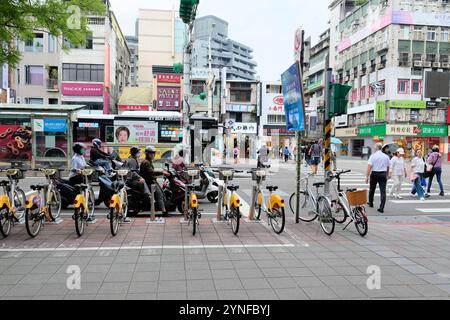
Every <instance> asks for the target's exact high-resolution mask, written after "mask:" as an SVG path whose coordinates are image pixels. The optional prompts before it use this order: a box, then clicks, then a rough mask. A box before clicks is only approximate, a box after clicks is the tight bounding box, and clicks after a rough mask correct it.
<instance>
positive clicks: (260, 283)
mask: <svg viewBox="0 0 450 320" xmlns="http://www.w3.org/2000/svg"><path fill="white" fill-rule="evenodd" d="M241 282H242V286H243V287H244V289H245V290H247V291H248V290H253V289H271V286H270V284H269V282H268V281H267V280H266V279H264V278H256V279H241Z"/></svg>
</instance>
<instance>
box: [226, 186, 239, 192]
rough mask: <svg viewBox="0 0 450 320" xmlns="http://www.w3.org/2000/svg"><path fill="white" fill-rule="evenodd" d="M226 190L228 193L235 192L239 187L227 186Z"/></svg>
mask: <svg viewBox="0 0 450 320" xmlns="http://www.w3.org/2000/svg"><path fill="white" fill-rule="evenodd" d="M227 189H228V190H230V191H237V190H239V186H228V187H227Z"/></svg>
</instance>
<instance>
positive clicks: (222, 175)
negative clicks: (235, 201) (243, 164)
mask: <svg viewBox="0 0 450 320" xmlns="http://www.w3.org/2000/svg"><path fill="white" fill-rule="evenodd" d="M233 179H234V170H233V169H230V168H220V169H219V180H221V181H225V180H227V181H231V180H233Z"/></svg>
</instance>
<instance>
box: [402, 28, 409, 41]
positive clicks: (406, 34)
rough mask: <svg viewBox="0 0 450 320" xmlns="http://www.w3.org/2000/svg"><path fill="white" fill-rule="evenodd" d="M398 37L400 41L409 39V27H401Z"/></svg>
mask: <svg viewBox="0 0 450 320" xmlns="http://www.w3.org/2000/svg"><path fill="white" fill-rule="evenodd" d="M400 35H401V37H402V39H405V40H408V39H409V26H401V27H400Z"/></svg>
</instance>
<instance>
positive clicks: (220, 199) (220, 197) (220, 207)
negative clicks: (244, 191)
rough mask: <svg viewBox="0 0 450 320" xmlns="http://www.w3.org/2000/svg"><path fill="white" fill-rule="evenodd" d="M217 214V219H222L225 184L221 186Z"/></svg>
mask: <svg viewBox="0 0 450 320" xmlns="http://www.w3.org/2000/svg"><path fill="white" fill-rule="evenodd" d="M217 204H218V206H217V215H216V221H221V220H222V207H223V185H220V186H219V198H218V201H217Z"/></svg>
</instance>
